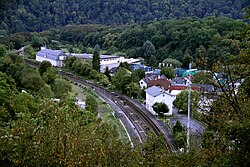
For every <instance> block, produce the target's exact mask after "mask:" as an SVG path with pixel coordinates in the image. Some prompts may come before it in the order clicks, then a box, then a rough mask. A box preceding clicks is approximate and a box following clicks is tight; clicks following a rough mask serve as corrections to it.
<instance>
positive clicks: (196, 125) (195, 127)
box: [170, 107, 205, 134]
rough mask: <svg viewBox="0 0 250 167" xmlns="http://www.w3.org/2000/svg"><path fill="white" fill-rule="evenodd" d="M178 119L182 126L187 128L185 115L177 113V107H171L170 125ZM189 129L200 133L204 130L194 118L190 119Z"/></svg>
mask: <svg viewBox="0 0 250 167" xmlns="http://www.w3.org/2000/svg"><path fill="white" fill-rule="evenodd" d="M177 120H179V121H180V122H181V123H182V125H183V126H185V127H186V128H187V122H188V121H187V120H188V119H187V115H185V114H180V113H178V109H177V108H175V107H173V117H171V118H170V122H171V124H172V125H174V124H175V123H176V121H177ZM190 130H191V132H192V133H196V134H197V133H198V134H202V133H203V132H204V131H205V128H204V127H203V126H202V125H201V124H200V123H199V122H197V121H196V120H194V119H190Z"/></svg>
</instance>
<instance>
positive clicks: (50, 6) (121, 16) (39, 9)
mask: <svg viewBox="0 0 250 167" xmlns="http://www.w3.org/2000/svg"><path fill="white" fill-rule="evenodd" d="M3 2H6V0H4V1H3ZM1 3H2V1H1ZM4 4H10V5H6V6H7V7H6V6H5V5H3V7H2V5H1V8H2V9H3V10H1V20H2V21H4V24H5V26H3V29H4V30H6V31H7V32H8V31H10V32H12V33H13V32H25V31H31V32H34V31H42V30H45V29H49V28H52V27H57V26H65V25H69V24H84V23H85V24H86V23H99V24H109V25H118V24H133V23H145V22H148V21H155V20H164V19H165V20H166V19H168V20H169V19H179V18H185V17H199V18H204V17H207V16H216V17H218V16H226V17H230V18H234V19H241V18H242V16H243V15H244V10H243V7H244V6H246V4H247V3H245V1H244V0H240V1H237V2H235V1H234V0H229V1H224V0H223V1H216V0H210V1H205V0H198V1H194V0H187V1H183V0H178V1H175V0H169V1H166V0H163V1H162V0H154V1H148V0H140V1H139V0H134V1H128V2H127V1H126V2H124V1H122V0H117V1H114V2H113V1H111V0H108V1H105V3H103V1H100V0H98V1H95V2H93V1H89V0H88V1H80V0H74V1H72V2H68V1H61V0H55V1H53V2H52V3H50V2H43V1H40V0H38V1H35V0H31V1H29V2H28V3H27V2H25V1H21V2H19V1H16V0H13V1H10V2H8V3H4ZM80 8H81V10H79V9H80ZM65 11H67V12H65ZM7 20H8V21H7ZM150 33H151V31H148V32H147V33H145V34H146V35H149V34H150ZM67 38H73V37H67ZM112 38H116V36H113V34H111V35H109V36H107V37H106V38H105V39H106V40H108V41H110V39H112ZM133 40H134V39H133ZM164 40H166V39H165V38H164V37H163V36H162V35H161V34H157V35H155V36H154V38H153V39H152V41H157V43H156V44H157V45H161V43H162V41H164ZM190 42H192V41H190ZM112 44H113V43H112V42H111V44H109V45H112ZM92 46H93V45H92Z"/></svg>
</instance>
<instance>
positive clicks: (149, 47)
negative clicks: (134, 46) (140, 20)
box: [142, 41, 156, 59]
mask: <svg viewBox="0 0 250 167" xmlns="http://www.w3.org/2000/svg"><path fill="white" fill-rule="evenodd" d="M142 49H143V54H144V57H145V58H147V59H148V58H151V56H152V55H154V54H155V53H156V51H155V46H154V45H153V44H152V42H150V41H146V42H145V43H144V44H143V46H142Z"/></svg>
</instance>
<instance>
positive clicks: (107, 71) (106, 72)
mask: <svg viewBox="0 0 250 167" xmlns="http://www.w3.org/2000/svg"><path fill="white" fill-rule="evenodd" d="M104 74H105V75H106V76H107V77H108V79H109V81H111V75H110V73H109V68H108V67H106V68H105V71H104Z"/></svg>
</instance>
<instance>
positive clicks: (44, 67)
mask: <svg viewBox="0 0 250 167" xmlns="http://www.w3.org/2000/svg"><path fill="white" fill-rule="evenodd" d="M51 67H52V64H51V63H50V62H49V61H42V62H41V64H40V65H39V72H40V74H41V75H43V73H45V72H46V71H47V69H48V68H51Z"/></svg>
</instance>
